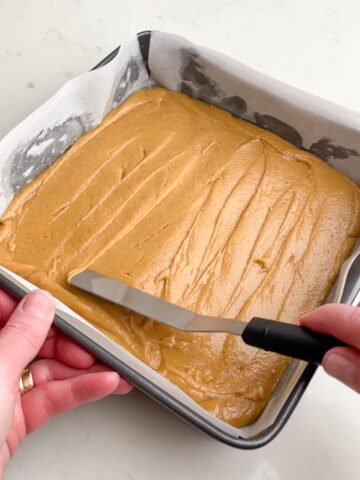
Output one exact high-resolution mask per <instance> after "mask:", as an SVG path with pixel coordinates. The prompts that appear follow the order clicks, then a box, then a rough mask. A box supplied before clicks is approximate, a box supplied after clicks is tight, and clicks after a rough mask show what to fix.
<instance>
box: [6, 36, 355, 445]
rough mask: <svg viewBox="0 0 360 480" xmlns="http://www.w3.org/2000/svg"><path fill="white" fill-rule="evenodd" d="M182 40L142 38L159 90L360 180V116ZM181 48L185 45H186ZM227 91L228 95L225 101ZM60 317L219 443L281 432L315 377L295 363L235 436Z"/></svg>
mask: <svg viewBox="0 0 360 480" xmlns="http://www.w3.org/2000/svg"><path fill="white" fill-rule="evenodd" d="M167 35H168V36H167ZM178 38H179V37H176V36H172V35H170V34H161V33H160V32H151V31H146V32H141V33H139V34H138V41H139V46H140V51H141V55H142V59H143V62H144V65H145V67H146V70H147V72H148V74H149V75H150V78H152V82H153V84H154V85H162V86H164V87H165V88H169V89H177V90H180V91H183V92H184V93H186V94H188V95H190V96H193V97H195V98H199V99H201V100H203V101H205V102H207V103H212V104H215V105H218V106H220V107H221V108H224V109H225V110H227V111H229V112H230V113H232V114H234V115H235V116H238V117H241V118H243V119H245V120H247V121H251V122H252V123H255V124H257V125H258V126H260V127H262V128H265V129H267V130H269V131H271V132H273V133H275V134H277V135H279V136H281V137H282V138H284V139H285V140H287V141H289V142H290V143H292V144H294V145H295V146H297V147H299V148H304V149H306V150H309V151H310V152H312V153H314V154H316V155H317V156H319V157H320V158H322V159H323V160H324V161H326V162H328V163H329V164H331V165H332V166H334V167H335V168H338V169H340V170H342V171H343V172H344V173H348V174H351V176H352V177H353V178H354V180H356V181H358V180H359V177H360V171H359V170H358V169H357V162H358V157H359V153H358V152H359V151H360V140H357V137H360V136H359V133H360V116H359V115H357V114H355V113H353V112H349V111H347V110H345V109H342V108H340V107H337V106H334V105H332V104H330V103H328V102H325V101H323V100H320V99H318V98H316V97H313V96H311V95H308V94H306V93H303V92H300V91H298V90H296V89H294V88H292V87H289V86H287V85H284V84H282V83H281V82H278V81H276V80H273V79H270V78H268V77H266V76H264V75H261V74H259V73H257V72H254V71H253V70H251V69H249V68H247V67H245V66H244V65H241V64H239V63H238V62H235V61H234V60H231V59H227V58H226V57H224V56H222V55H221V54H219V53H217V52H211V51H206V50H205V49H204V50H201V49H200V48H199V50H197V49H194V48H193V47H192V44H188V47H187V48H178V49H177V47H176V45H177V41H178V40H177V39H178ZM170 40H173V44H174V45H175V47H174V48H175V50H174V49H170V47H169V45H171V41H170ZM184 42H185V44H186V41H184ZM155 44H156V46H157V47H159V46H160V47H161V48H163V52H164V54H163V55H162V56H163V62H164V64H163V65H160V64H159V65H157V64H155V63H154V62H156V60H154V58H156V57H154V58H151V55H150V49H151V48H152V45H154V49H155ZM119 48H120V47H119ZM119 48H117V49H116V50H114V51H113V52H111V53H110V54H109V55H108V56H107V57H106V58H105V59H104V60H102V61H101V62H100V63H99V64H98V65H96V67H94V70H95V69H98V68H100V67H102V66H104V65H107V64H108V63H109V62H111V60H113V59H114V58H115V57H116V55H117V53H118V51H119ZM174 51H175V55H179V57H181V61H182V65H183V67H182V69H181V81H178V82H177V84H176V85H175V86H174V84H172V83H171V81H172V80H171V79H170V80H169V78H168V74H167V71H166V68H164V65H167V64H169V63H171V61H172V58H173V56H174ZM202 51H204V52H205V51H206V52H207V53H209V56H208V57H207V63H206V62H205V60H204V58H203V57H202ZM205 56H206V55H205ZM209 59H210V60H209ZM217 62H224V64H225V63H226V64H227V65H228V67H229V71H230V73H229V75H227V76H224V74H223V72H222V71H220V72H218V71H217V70H216V65H217ZM205 63H206V66H204V64H205ZM128 73H129V76H131V75H132V71H131V65H130V68H129V72H128ZM214 78H216V81H214V80H213V79H214ZM229 91H230V93H229ZM224 92H227V93H226V95H224ZM243 92H245V94H244V95H243ZM354 172H355V173H354ZM358 172H359V175H358ZM0 270H1V271H0V273H2V275H1V276H0V285H1V286H3V287H4V288H5V289H7V290H9V291H10V292H12V293H13V294H14V295H15V296H18V297H21V296H23V295H24V294H25V293H26V292H27V291H29V290H31V288H34V286H31V284H29V283H28V282H26V281H25V280H23V279H21V278H20V277H17V276H16V275H14V274H11V275H9V274H8V273H7V272H6V271H5V269H2V268H1V269H0ZM60 312H61V313H60V314H58V315H56V317H55V324H56V325H57V327H58V328H59V329H60V330H62V331H64V332H65V333H66V334H68V335H69V336H70V337H72V338H73V339H74V340H76V341H77V342H78V343H79V344H81V345H82V346H84V347H85V348H86V349H87V350H88V351H90V352H92V353H93V354H94V355H95V356H96V357H97V358H98V359H99V360H101V361H103V362H104V363H107V364H108V365H110V366H111V367H112V368H113V369H114V370H116V371H118V372H119V373H121V374H122V375H124V376H126V377H127V378H128V379H129V380H130V381H131V382H132V383H133V384H134V385H135V386H136V387H138V388H139V389H140V390H142V391H143V392H144V393H146V394H147V395H149V396H150V397H152V398H153V399H155V400H156V401H158V402H159V403H161V404H162V405H163V406H164V407H166V408H168V409H169V410H171V411H172V412H173V413H175V414H177V415H178V416H180V417H181V418H183V419H184V420H186V421H188V422H189V423H191V424H192V425H194V426H196V427H198V428H199V429H201V430H202V431H204V432H205V433H207V434H209V435H211V436H212V437H214V438H216V439H217V440H220V441H222V442H224V443H226V444H228V445H231V446H233V447H237V448H241V449H254V448H259V447H261V446H263V445H265V444H266V443H268V442H270V441H271V440H272V439H273V438H274V437H275V436H276V435H277V434H278V433H279V432H280V430H281V429H282V427H283V426H284V425H285V423H286V422H287V420H288V419H289V418H290V416H291V414H292V412H293V410H294V409H295V407H296V405H297V403H298V402H299V400H300V398H301V396H302V395H303V393H304V391H305V389H306V387H307V385H308V384H309V382H310V380H311V378H312V376H313V374H314V372H315V371H316V367H315V366H314V365H306V364H304V363H303V362H295V361H293V362H291V364H290V366H289V367H288V369H287V370H286V372H285V374H284V375H283V377H282V379H281V380H280V382H279V384H278V386H277V387H276V388H275V390H274V392H273V394H272V396H271V398H270V400H269V403H268V405H267V406H266V407H265V410H264V411H263V413H262V414H261V415H260V417H259V420H257V421H256V422H255V423H256V424H257V426H256V428H252V427H251V426H249V427H243V428H241V429H239V432H238V433H237V434H234V432H230V431H229V428H228V429H226V428H225V427H224V428H222V427H221V425H219V422H218V423H216V422H213V421H211V420H209V416H210V414H208V415H202V414H201V412H200V413H199V410H201V408H200V407H198V408H197V409H195V408H191V406H189V405H188V404H186V402H184V401H182V400H181V399H180V398H179V397H177V396H175V395H172V394H171V393H169V391H166V389H165V388H161V387H160V386H159V384H156V383H155V381H154V377H153V378H152V374H151V372H150V371H148V375H144V374H141V373H139V371H138V370H137V369H136V366H134V364H132V363H131V362H127V361H123V360H121V359H120V358H119V357H118V355H117V353H116V348H118V347H116V348H115V344H114V342H112V341H111V340H109V339H106V337H105V335H103V334H101V333H100V332H99V331H98V330H96V329H95V328H94V327H93V326H91V325H90V324H88V323H87V322H86V321H85V320H84V319H81V317H79V316H77V315H73V312H71V311H70V310H69V311H66V310H64V308H62V309H60ZM70 314H72V315H73V316H71V315H70ZM157 375H158V374H157ZM284 392H286V394H285V393H284ZM184 395H185V394H184ZM279 398H281V401H280V400H279ZM242 433H243V434H242Z"/></svg>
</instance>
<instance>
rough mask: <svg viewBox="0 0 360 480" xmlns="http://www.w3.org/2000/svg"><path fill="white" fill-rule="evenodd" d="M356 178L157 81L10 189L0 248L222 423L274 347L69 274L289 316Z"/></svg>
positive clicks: (338, 245) (269, 364)
mask: <svg viewBox="0 0 360 480" xmlns="http://www.w3.org/2000/svg"><path fill="white" fill-rule="evenodd" d="M359 198H360V196H359V188H358V187H357V185H356V184H355V183H354V182H353V181H352V180H350V179H349V178H347V177H346V176H344V175H343V174H341V173H339V172H337V171H336V170H334V169H332V168H331V167H329V166H328V165H327V164H326V163H324V162H323V161H321V160H320V159H318V158H316V157H315V156H313V155H311V154H310V153H307V152H305V151H302V150H300V149H298V148H296V147H293V146H292V145H290V144H289V143H287V142H285V141H284V140H282V139H280V138H279V137H277V136H275V135H273V134H271V133H269V132H266V131H265V130H262V129H260V128H258V127H256V126H254V125H252V124H251V123H248V122H246V121H242V120H239V119H237V118H234V117H232V116H231V115H230V114H229V113H227V112H225V111H223V110H221V109H220V108H217V107H215V106H211V105H208V104H206V103H203V102H201V101H198V100H195V99H192V98H190V97H188V96H186V95H184V94H181V93H177V92H171V91H168V90H165V89H163V88H151V89H144V90H140V91H138V92H136V93H133V94H132V95H131V96H130V97H129V98H128V99H127V100H126V101H125V102H124V103H123V104H122V105H120V106H118V107H117V108H115V109H114V110H113V111H112V112H111V113H110V114H109V115H107V117H106V118H105V119H104V121H103V122H102V123H101V125H100V126H99V127H98V128H96V129H94V130H92V131H90V132H89V133H87V134H85V135H83V136H82V137H81V138H80V139H79V140H78V141H76V143H75V144H74V145H73V146H72V147H71V148H70V149H69V150H68V151H67V152H66V153H65V154H64V155H62V156H61V157H60V158H59V159H58V160H57V161H56V162H55V163H54V164H53V165H52V166H51V167H49V168H48V169H46V170H45V171H44V172H43V173H42V174H40V176H38V177H37V178H36V179H35V180H34V181H32V182H31V183H29V184H28V185H27V186H26V187H25V188H24V189H23V190H22V191H21V192H20V193H18V194H17V195H16V196H15V198H14V199H13V201H12V202H11V204H10V205H9V207H8V208H7V210H6V212H5V213H4V215H3V216H2V219H1V226H0V262H1V264H3V265H5V266H7V267H8V268H10V269H11V270H13V271H14V272H16V273H18V274H20V275H22V276H23V277H25V278H27V279H28V280H29V281H31V282H33V283H34V284H36V285H38V286H39V287H41V288H45V289H48V290H49V291H50V292H52V293H53V294H54V295H55V296H56V297H57V298H59V299H60V300H62V301H63V302H64V303H66V304H67V305H68V306H69V307H71V308H72V309H74V310H75V311H76V312H78V313H79V314H80V315H82V316H83V317H84V318H85V319H87V320H88V321H89V322H91V323H92V324H93V325H94V326H95V327H97V328H98V329H100V330H101V331H102V332H104V333H105V334H107V335H108V336H109V337H111V338H112V339H113V340H114V341H115V342H117V343H118V344H120V345H121V346H123V347H124V348H125V349H126V350H128V351H129V352H131V353H132V354H133V355H135V356H136V357H138V358H139V359H141V360H142V361H143V362H145V363H146V364H148V365H149V366H150V367H151V368H153V369H154V370H156V371H157V372H159V373H160V374H161V375H163V376H165V377H166V378H167V379H168V380H170V381H171V382H173V383H174V384H175V385H177V386H178V387H180V388H181V389H182V390H183V391H185V392H186V393H187V394H188V395H189V396H190V397H192V398H193V399H194V400H195V401H196V402H198V403H199V404H200V405H201V406H202V407H203V408H204V409H206V410H208V411H209V412H211V413H212V414H213V415H216V416H217V417H218V418H220V419H222V420H224V421H225V422H228V423H229V424H232V425H234V426H243V425H246V424H249V423H251V422H253V421H254V420H255V419H256V418H257V417H258V415H259V414H260V413H261V411H262V409H263V408H264V406H265V405H266V402H267V401H268V399H269V397H270V395H271V393H272V391H273V389H274V388H275V386H276V384H277V382H278V381H279V378H280V377H281V375H282V373H283V372H284V369H285V368H286V366H287V364H288V361H289V359H287V358H285V357H281V356H279V355H276V354H273V353H270V352H265V351H261V350H258V349H255V348H252V347H249V346H246V345H245V344H244V343H243V341H242V339H241V338H240V337H237V336H233V335H228V334H223V333H217V334H204V333H197V334H193V333H184V332H181V331H177V330H174V329H171V328H168V327H166V326H163V325H160V324H158V323H157V322H156V321H154V320H151V319H148V318H144V317H141V316H139V315H137V314H134V313H131V312H130V311H127V310H125V309H123V308H121V307H119V306H116V305H114V304H112V303H110V302H107V301H104V300H101V299H99V298H96V297H93V296H91V295H89V294H86V293H84V292H82V291H80V290H77V289H76V288H74V287H72V286H70V285H69V284H68V282H67V278H68V275H69V274H70V272H72V271H74V270H79V269H83V268H91V269H93V270H96V271H99V272H101V273H104V274H106V275H108V276H111V277H114V278H117V279H120V280H122V281H123V282H126V283H128V284H130V285H133V286H135V287H137V288H140V289H143V290H144V291H146V292H148V293H150V294H153V295H157V296H160V297H162V298H164V299H167V300H169V301H171V302H174V303H177V304H179V305H181V306H183V307H185V308H187V309H190V310H193V311H196V312H199V313H202V314H206V315H217V316H224V317H233V318H237V319H241V320H244V321H248V320H249V319H251V318H252V317H253V316H262V317H266V318H272V319H277V320H280V321H284V322H296V320H297V319H298V317H299V316H300V315H302V314H304V313H305V312H308V311H310V310H311V309H313V308H315V307H316V306H318V305H319V304H321V303H322V302H323V301H324V299H325V298H326V296H327V293H328V291H329V288H330V287H331V285H332V283H333V282H334V280H335V278H336V276H337V274H338V272H339V268H340V266H341V263H342V262H343V261H344V260H345V259H346V257H347V256H348V255H349V252H350V250H351V248H352V246H353V244H354V241H355V239H356V237H357V236H358V235H359V227H360V217H359Z"/></svg>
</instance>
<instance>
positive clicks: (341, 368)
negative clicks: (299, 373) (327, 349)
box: [324, 353, 356, 385]
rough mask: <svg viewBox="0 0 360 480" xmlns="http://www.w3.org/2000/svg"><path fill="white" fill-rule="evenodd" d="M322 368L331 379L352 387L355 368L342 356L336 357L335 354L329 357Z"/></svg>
mask: <svg viewBox="0 0 360 480" xmlns="http://www.w3.org/2000/svg"><path fill="white" fill-rule="evenodd" d="M324 368H325V370H326V372H327V373H328V374H329V375H331V376H332V377H335V378H337V379H338V380H340V381H342V382H344V383H346V384H347V385H354V382H355V377H356V369H355V366H354V365H353V364H352V363H351V362H349V360H347V359H346V358H345V357H343V356H342V355H338V354H337V353H334V354H333V355H329V356H328V358H327V359H326V362H325V363H324Z"/></svg>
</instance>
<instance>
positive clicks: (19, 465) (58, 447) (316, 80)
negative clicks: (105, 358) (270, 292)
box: [0, 0, 360, 480]
mask: <svg viewBox="0 0 360 480" xmlns="http://www.w3.org/2000/svg"><path fill="white" fill-rule="evenodd" d="M131 21H135V22H136V25H137V29H138V30H139V31H140V30H144V29H149V28H150V29H151V28H152V29H159V30H165V31H169V32H175V33H179V34H181V35H183V36H185V37H187V38H189V39H190V40H192V41H194V42H196V43H199V44H203V45H206V46H209V47H212V48H217V49H218V50H220V51H222V52H224V53H227V54H228V55H230V56H233V57H235V58H237V59H238V60H240V61H242V62H243V63H246V64H248V65H249V66H252V67H253V68H256V69H257V70H260V71H262V72H264V73H267V74H269V75H272V76H274V77H277V78H279V79H281V80H282V81H284V82H287V83H289V84H292V85H294V86H297V87H299V88H301V89H303V90H307V91H308V92H311V93H313V94H316V95H319V96H322V97H324V98H326V99H329V100H331V101H333V102H335V103H338V104H341V105H343V106H346V107H348V108H350V109H352V110H355V111H358V112H360V88H359V84H360V62H359V52H358V48H359V47H358V46H359V45H360V29H359V25H360V6H359V2H358V1H357V0H342V1H341V2H339V1H338V0H315V1H314V0H302V2H297V1H296V0H233V1H231V0H228V1H226V0H192V1H190V0H181V1H180V0H157V1H155V0H154V1H150V0H130V1H125V0H102V1H101V2H100V1H98V0H86V1H85V0H72V1H71V0H61V1H60V0H58V1H49V0H16V2H14V1H13V0H0V73H1V74H0V112H1V115H0V138H1V137H2V136H3V135H5V134H6V133H7V132H8V131H9V130H10V129H11V128H12V127H14V126H15V125H16V124H17V123H18V122H19V121H21V120H22V119H23V118H24V117H25V116H26V115H27V114H29V113H30V112H31V111H32V110H33V109H35V108H36V107H37V106H38V105H39V104H40V103H42V102H43V101H44V100H45V99H46V98H48V97H49V96H50V95H51V94H52V93H54V92H55V91H56V90H57V89H58V88H59V87H60V86H61V85H62V84H63V83H64V82H66V81H67V80H68V79H70V78H72V77H73V76H75V75H77V74H79V73H82V72H85V71H87V70H88V69H90V68H91V67H92V66H94V65H95V64H96V63H97V62H98V61H99V60H101V59H102V58H103V57H104V56H105V55H106V54H107V53H109V52H110V51H111V50H112V49H113V48H114V47H115V46H117V45H118V44H119V42H120V40H121V37H122V35H123V33H124V31H125V30H126V28H127V26H128V24H129V23H130V22H131ZM359 412H360V397H359V396H357V395H356V394H354V393H353V392H351V391H350V390H348V389H346V388H345V387H343V386H342V385H340V384H339V383H337V382H336V381H334V380H332V379H330V378H328V377H327V376H326V375H325V374H324V373H323V372H322V371H319V372H318V373H317V374H316V377H315V378H314V380H313V381H312V383H311V385H310V387H309V388H308V390H307V392H306V394H305V396H304V398H303V399H302V401H301V403H300V405H299V406H298V408H297V410H296V411H295V413H294V415H293V416H292V418H291V420H290V421H289V423H288V425H287V426H286V427H285V429H284V430H283V432H282V433H281V434H280V435H279V437H278V438H277V439H276V440H274V441H273V442H272V443H271V444H270V445H268V446H266V447H264V448H262V449H261V450H256V451H251V452H247V451H238V450H235V449H232V448H230V447H227V446H225V445H222V444H220V443H218V442H216V441H214V440H212V439H211V438H209V437H207V436H205V435H204V434H202V433H200V432H198V431H197V430H195V429H194V428H192V427H190V426H189V425H187V424H185V423H184V422H182V421H181V420H179V419H178V418H176V417H175V416H173V415H172V414H170V413H168V412H167V411H166V410H165V409H163V408H162V407H160V406H158V405H157V404H155V403H154V402H153V401H151V400H149V399H148V398H145V397H144V396H143V395H142V394H140V393H139V392H135V393H133V394H131V395H129V396H127V397H122V398H115V397H113V398H109V399H106V400H104V401H101V402H98V403H97V404H93V405H89V406H86V407H82V408H80V409H78V410H77V411H75V412H72V413H70V414H67V415H63V416H61V417H59V418H57V419H56V420H54V421H53V422H51V423H50V424H48V425H47V426H46V427H44V428H43V429H41V430H39V431H38V432H36V433H34V434H33V435H31V436H30V437H29V438H28V439H27V440H26V442H25V444H24V445H23V446H22V447H21V448H20V450H19V451H18V453H17V454H16V455H15V457H14V459H13V460H12V462H11V463H10V466H9V467H8V469H7V473H6V475H5V478H7V479H8V480H20V479H21V480H23V479H36V480H43V479H46V480H50V479H51V480H52V479H54V480H57V479H64V478H67V479H72V478H74V479H77V480H82V479H86V480H92V479H98V478H101V479H102V480H107V479H112V478H121V479H124V480H143V479H153V478H154V479H156V480H170V479H171V480H172V479H174V480H179V479H181V480H182V479H191V478H194V479H195V478H196V479H198V480H205V479H206V480H211V479H218V478H221V479H222V480H230V479H245V480H247V479H249V480H305V479H306V480H318V479H320V480H321V479H327V480H332V479H334V480H339V478H341V479H346V480H348V479H350V480H352V479H354V480H355V479H358V478H359V476H360V448H359V445H360V414H359Z"/></svg>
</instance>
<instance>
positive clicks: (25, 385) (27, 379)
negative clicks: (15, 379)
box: [19, 367, 34, 395]
mask: <svg viewBox="0 0 360 480" xmlns="http://www.w3.org/2000/svg"><path fill="white" fill-rule="evenodd" d="M33 388H34V379H33V377H32V375H31V371H30V368H29V367H26V368H25V369H24V371H23V373H22V375H21V377H20V381H19V392H20V395H24V394H25V393H26V392H28V391H29V390H31V389H33Z"/></svg>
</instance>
